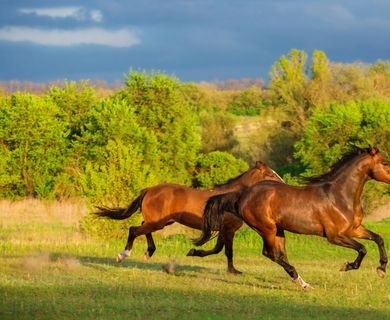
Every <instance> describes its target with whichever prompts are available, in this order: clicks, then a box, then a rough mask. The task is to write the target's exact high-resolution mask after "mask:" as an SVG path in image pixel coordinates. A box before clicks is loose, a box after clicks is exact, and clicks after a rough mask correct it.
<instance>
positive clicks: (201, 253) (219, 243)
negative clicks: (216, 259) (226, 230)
mask: <svg viewBox="0 0 390 320" xmlns="http://www.w3.org/2000/svg"><path fill="white" fill-rule="evenodd" d="M224 245H225V241H224V239H223V236H222V234H221V233H220V234H219V235H218V238H217V243H216V244H215V247H214V248H213V249H211V250H197V249H191V250H190V251H188V253H187V256H188V257H202V258H203V257H206V256H209V255H212V254H217V253H220V252H221V251H222V249H223V247H224Z"/></svg>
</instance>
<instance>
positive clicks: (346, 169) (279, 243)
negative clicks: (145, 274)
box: [195, 147, 390, 289]
mask: <svg viewBox="0 0 390 320" xmlns="http://www.w3.org/2000/svg"><path fill="white" fill-rule="evenodd" d="M370 179H374V180H376V181H382V182H385V183H388V184H390V162H389V161H388V160H386V159H385V158H384V156H383V155H382V154H381V153H380V152H379V150H378V149H377V148H376V147H373V148H371V147H370V148H366V149H362V148H358V147H353V149H352V150H351V151H350V152H348V153H346V154H345V155H344V156H343V157H342V158H341V159H340V160H339V161H337V162H336V163H335V164H334V165H333V166H332V168H331V171H330V172H328V173H325V174H323V175H320V176H316V177H311V178H306V180H307V185H306V186H303V187H295V186H290V185H287V184H284V183H278V182H259V183H257V184H255V185H253V186H252V187H250V188H248V189H247V190H245V191H244V192H243V193H242V194H237V193H227V194H224V195H218V196H214V197H211V198H210V199H209V201H208V202H207V204H206V208H205V213H204V215H205V217H204V226H203V234H202V236H201V237H200V238H199V239H198V240H196V241H195V244H196V245H202V244H203V243H205V242H206V241H208V239H209V238H210V236H211V232H212V230H221V229H220V228H221V222H222V221H223V215H224V211H229V212H232V213H234V214H236V216H239V217H241V218H242V219H243V220H244V221H245V222H246V223H247V224H248V225H249V226H250V227H252V228H253V229H254V230H255V231H256V232H257V233H258V234H259V235H260V236H261V237H262V238H263V242H264V246H263V254H264V255H265V256H266V257H268V258H269V259H271V260H272V261H274V262H276V263H278V264H279V265H281V266H282V267H283V268H284V270H285V271H286V272H287V273H288V274H289V275H290V276H291V278H292V279H293V281H294V282H295V283H297V284H298V285H300V286H301V287H302V288H304V289H306V288H309V287H310V286H309V284H307V283H306V282H305V281H304V280H303V279H302V278H301V277H300V276H299V275H298V273H297V271H296V270H295V268H294V267H293V266H292V265H290V263H289V262H288V260H287V254H286V249H285V237H284V230H287V231H290V232H294V233H299V234H311V235H317V236H321V237H326V238H327V239H328V241H329V242H330V243H332V244H336V245H339V246H342V247H346V248H351V249H355V250H356V251H357V252H358V256H357V258H356V260H355V261H354V262H347V263H345V264H344V265H343V267H342V268H341V271H348V270H352V269H358V268H359V267H360V264H361V262H362V260H363V258H364V256H365V255H366V252H367V250H366V248H365V247H364V246H363V245H362V244H360V243H359V242H357V241H356V240H354V239H353V238H359V239H368V240H373V241H375V242H376V244H377V245H378V248H379V254H380V260H379V263H380V266H379V267H378V268H377V273H378V275H379V276H380V277H384V275H385V272H386V264H387V255H386V251H385V247H384V243H383V239H382V237H381V236H379V235H377V234H375V233H374V232H372V231H370V230H368V229H366V228H365V227H364V226H363V225H361V222H362V218H363V209H362V205H361V194H362V191H363V187H364V184H365V183H366V182H367V181H368V180H370Z"/></svg>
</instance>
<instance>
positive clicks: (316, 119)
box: [295, 100, 390, 210]
mask: <svg viewBox="0 0 390 320" xmlns="http://www.w3.org/2000/svg"><path fill="white" fill-rule="evenodd" d="M389 123H390V103H389V102H385V101H378V100H371V101H359V102H349V103H346V104H341V105H340V104H336V103H330V104H328V105H326V106H325V107H324V108H322V109H316V110H315V112H314V113H313V116H312V117H311V118H310V120H309V121H308V122H307V124H306V127H305V131H304V133H303V136H302V138H301V140H300V141H299V142H298V143H297V144H296V145H295V149H296V153H295V156H296V157H298V158H299V159H300V160H301V162H302V164H303V165H304V166H306V172H305V174H306V175H315V174H320V173H323V172H325V171H327V170H329V168H330V166H331V165H332V164H333V163H334V162H336V161H337V159H339V158H340V157H341V155H342V154H343V153H344V152H345V151H346V150H348V146H349V145H350V144H355V145H359V146H363V147H367V146H368V145H377V146H378V147H379V149H380V150H381V151H382V152H383V153H384V155H385V156H387V157H388V156H389V153H388V152H389V150H390V131H389V129H388V125H389ZM386 189H387V190H388V188H386V186H385V185H382V184H370V185H368V187H367V188H366V192H365V194H364V199H365V202H366V203H367V208H368V210H370V209H372V208H373V207H375V206H377V205H379V204H381V202H382V201H381V199H380V198H381V196H383V194H384V193H388V191H386Z"/></svg>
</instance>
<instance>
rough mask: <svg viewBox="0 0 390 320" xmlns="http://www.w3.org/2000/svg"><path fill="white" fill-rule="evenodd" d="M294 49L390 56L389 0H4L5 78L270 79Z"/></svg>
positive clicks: (0, 65) (0, 47)
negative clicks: (154, 75)
mask: <svg viewBox="0 0 390 320" xmlns="http://www.w3.org/2000/svg"><path fill="white" fill-rule="evenodd" d="M294 48H296V49H300V50H304V51H305V52H306V53H307V54H308V55H309V56H311V54H312V52H313V50H322V51H324V52H325V53H326V55H327V56H328V58H329V59H330V60H331V61H333V62H342V63H349V62H351V63H352V62H364V63H374V62H375V61H376V60H378V59H382V60H390V1H388V0H370V1H366V0H295V1H293V0H241V1H240V0H236V1H234V0H139V1H133V0H128V1H125V0H94V1H92V0H84V1H77V0H34V1H32V0H0V80H20V81H34V82H49V81H54V80H62V79H66V80H77V81H78V80H81V79H91V80H106V81H107V82H114V81H115V80H123V78H124V75H125V74H127V73H128V72H129V70H130V69H131V70H135V71H148V72H149V71H151V70H154V71H159V72H163V73H165V74H168V75H172V76H174V77H177V78H178V79H179V80H180V81H183V82H189V81H194V82H200V81H206V82H210V81H218V80H227V79H243V78H263V79H264V80H266V81H267V80H268V74H269V72H270V70H271V66H272V65H273V64H274V63H275V61H277V60H278V59H279V58H280V57H281V56H282V55H287V54H288V52H289V51H290V50H291V49H294Z"/></svg>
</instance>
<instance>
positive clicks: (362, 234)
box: [354, 226, 388, 278]
mask: <svg viewBox="0 0 390 320" xmlns="http://www.w3.org/2000/svg"><path fill="white" fill-rule="evenodd" d="M354 237H356V238H359V239H367V240H372V241H374V242H375V243H376V244H377V246H378V249H379V256H380V258H379V264H380V265H379V267H377V268H376V272H377V274H378V275H379V276H380V277H381V278H383V277H384V276H385V273H386V265H387V262H388V259H387V254H386V249H385V244H384V241H383V238H382V237H381V236H380V235H379V234H376V233H374V232H372V231H370V230H368V229H366V228H365V227H364V226H359V228H357V229H356V230H354Z"/></svg>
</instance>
